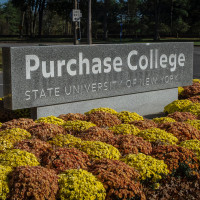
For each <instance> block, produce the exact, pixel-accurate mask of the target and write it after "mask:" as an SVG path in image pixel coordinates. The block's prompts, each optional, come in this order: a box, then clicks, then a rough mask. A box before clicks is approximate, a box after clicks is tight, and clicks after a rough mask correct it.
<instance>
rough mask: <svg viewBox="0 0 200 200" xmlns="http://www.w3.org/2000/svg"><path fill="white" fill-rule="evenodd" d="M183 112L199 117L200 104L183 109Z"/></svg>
mask: <svg viewBox="0 0 200 200" xmlns="http://www.w3.org/2000/svg"><path fill="white" fill-rule="evenodd" d="M183 111H185V112H190V113H192V114H193V115H196V116H197V117H198V116H199V115H200V103H193V104H191V105H189V106H187V107H185V108H184V109H183Z"/></svg>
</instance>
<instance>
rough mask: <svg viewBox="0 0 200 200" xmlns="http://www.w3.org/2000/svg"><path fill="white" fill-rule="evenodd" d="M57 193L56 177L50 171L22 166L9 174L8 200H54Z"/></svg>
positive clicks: (38, 167)
mask: <svg viewBox="0 0 200 200" xmlns="http://www.w3.org/2000/svg"><path fill="white" fill-rule="evenodd" d="M57 191H58V177H57V175H56V173H55V172H54V171H53V170H51V169H46V168H44V167H41V166H35V167H30V166H23V167H17V168H16V169H15V170H14V171H13V172H12V173H11V174H10V194H9V199H10V200H16V199H23V200H30V199H35V200H47V199H48V200H55V199H56V194H57Z"/></svg>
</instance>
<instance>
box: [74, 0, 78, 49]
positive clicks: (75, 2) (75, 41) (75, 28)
mask: <svg viewBox="0 0 200 200" xmlns="http://www.w3.org/2000/svg"><path fill="white" fill-rule="evenodd" d="M74 9H77V0H74ZM77 27H78V24H77V22H74V45H77V44H78V40H77Z"/></svg>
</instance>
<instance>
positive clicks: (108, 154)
mask: <svg viewBox="0 0 200 200" xmlns="http://www.w3.org/2000/svg"><path fill="white" fill-rule="evenodd" d="M76 147H77V148H78V149H79V150H81V151H84V152H85V153H87V154H88V155H89V156H90V157H92V158H96V159H102V158H108V159H113V160H119V158H120V156H121V154H120V152H119V150H118V149H117V148H115V147H114V146H112V145H110V144H107V143H104V142H100V141H83V142H82V143H81V144H80V145H78V146H76Z"/></svg>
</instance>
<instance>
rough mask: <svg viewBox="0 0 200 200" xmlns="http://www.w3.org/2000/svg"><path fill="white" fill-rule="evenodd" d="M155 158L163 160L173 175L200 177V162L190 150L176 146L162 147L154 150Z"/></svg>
mask: <svg viewBox="0 0 200 200" xmlns="http://www.w3.org/2000/svg"><path fill="white" fill-rule="evenodd" d="M151 155H152V156H153V157H154V158H156V159H159V160H163V161H164V162H165V164H167V166H168V169H169V171H170V173H171V174H172V175H175V176H186V177H191V176H194V175H197V176H198V169H199V164H198V163H199V161H198V159H197V157H196V155H195V154H194V153H193V152H192V151H191V150H189V149H187V148H184V147H181V146H176V145H160V146H158V147H156V148H153V151H152V154H151Z"/></svg>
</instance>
